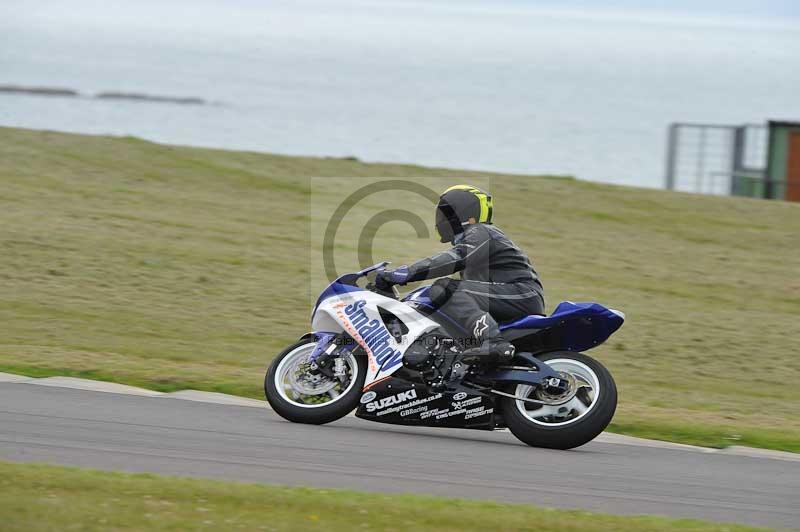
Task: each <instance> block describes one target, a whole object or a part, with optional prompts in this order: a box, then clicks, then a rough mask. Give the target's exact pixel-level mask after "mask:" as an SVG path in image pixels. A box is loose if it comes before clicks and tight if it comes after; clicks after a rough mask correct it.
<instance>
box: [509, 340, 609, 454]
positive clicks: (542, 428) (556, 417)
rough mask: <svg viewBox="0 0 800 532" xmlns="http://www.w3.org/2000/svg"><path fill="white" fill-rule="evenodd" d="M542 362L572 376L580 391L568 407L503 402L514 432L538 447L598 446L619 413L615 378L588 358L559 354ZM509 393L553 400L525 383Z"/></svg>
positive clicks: (514, 401)
mask: <svg viewBox="0 0 800 532" xmlns="http://www.w3.org/2000/svg"><path fill="white" fill-rule="evenodd" d="M538 358H539V360H541V361H542V362H545V363H547V365H548V366H551V368H553V369H555V370H556V371H559V372H564V373H567V374H569V375H571V378H572V381H573V382H574V384H573V386H574V387H575V389H576V390H577V392H576V393H575V394H574V396H573V397H572V398H571V399H569V400H568V401H566V402H564V403H562V404H553V405H543V406H542V405H537V404H532V403H529V402H525V401H521V400H517V399H514V398H511V397H503V398H502V400H501V404H502V408H503V414H504V418H505V421H506V425H507V426H508V428H509V430H511V432H512V433H513V434H514V436H516V437H517V438H519V439H520V440H522V441H523V442H525V443H527V444H528V445H531V446H533V447H545V448H549V449H572V448H573V447H578V446H581V445H583V444H585V443H588V442H590V441H592V440H593V439H594V438H596V437H597V435H598V434H600V433H601V432H603V430H604V429H605V428H606V427H607V426H608V424H609V423H610V422H611V418H613V417H614V412H615V411H616V408H617V387H616V384H615V383H614V379H613V377H612V376H611V373H609V371H608V370H607V369H606V368H605V366H603V365H602V364H600V362H598V361H597V360H595V359H593V358H591V357H589V356H586V355H584V354H583V353H573V352H555V353H547V354H544V355H541V356H539V357H538ZM506 391H507V392H509V393H511V394H513V395H515V396H516V397H530V398H533V399H539V400H542V399H551V398H548V397H546V396H545V397H542V395H541V394H542V392H541V391H539V390H536V389H533V388H532V387H530V386H527V385H522V384H520V385H516V386H511V387H510V389H508V390H506ZM553 401H554V402H556V403H557V402H558V400H557V399H554V400H553Z"/></svg>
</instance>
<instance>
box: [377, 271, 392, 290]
mask: <svg viewBox="0 0 800 532" xmlns="http://www.w3.org/2000/svg"><path fill="white" fill-rule="evenodd" d="M394 285H395V283H394V281H393V280H392V271H391V270H381V271H379V272H378V274H377V275H376V276H375V288H377V289H378V290H379V291H381V292H391V291H392V286H394Z"/></svg>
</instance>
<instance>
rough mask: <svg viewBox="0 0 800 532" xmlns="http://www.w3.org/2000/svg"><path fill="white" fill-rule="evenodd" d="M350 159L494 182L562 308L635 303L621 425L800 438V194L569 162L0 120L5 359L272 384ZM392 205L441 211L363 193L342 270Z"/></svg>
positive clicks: (390, 233)
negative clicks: (201, 142)
mask: <svg viewBox="0 0 800 532" xmlns="http://www.w3.org/2000/svg"><path fill="white" fill-rule="evenodd" d="M335 176H338V177H335ZM356 177H363V178H366V177H373V178H387V177H400V178H413V179H414V180H415V181H418V182H420V183H424V184H426V185H427V186H430V187H432V188H434V189H437V188H442V187H443V186H444V185H446V184H455V183H461V182H475V184H477V185H479V186H480V185H481V184H487V186H490V187H491V189H492V192H493V194H494V197H495V205H496V210H497V212H496V218H495V220H496V222H497V224H498V225H499V226H501V227H502V228H503V229H504V230H506V232H507V233H508V234H509V235H510V236H511V237H512V238H513V239H514V240H515V242H516V243H517V244H519V245H520V246H521V247H523V248H524V249H526V250H527V251H529V253H530V255H531V257H532V258H533V260H534V262H535V264H536V267H537V270H538V271H539V273H540V274H541V276H542V278H543V280H544V283H545V288H546V291H547V301H548V309H549V310H552V308H553V307H554V306H555V304H556V303H557V302H558V301H560V300H563V299H571V300H577V301H580V300H596V301H599V302H602V303H604V304H606V305H608V306H611V307H614V308H619V309H621V310H623V311H625V312H626V314H627V317H628V320H627V322H626V324H625V326H624V327H623V328H622V329H621V330H620V332H619V333H618V334H616V335H615V336H614V337H612V339H611V340H610V341H609V342H608V343H607V344H606V345H603V346H601V347H600V348H598V349H596V350H594V351H592V354H593V355H595V356H596V357H597V358H599V359H600V360H602V361H603V362H604V363H606V364H607V365H608V366H609V367H610V368H611V370H612V371H613V372H614V374H615V376H616V378H617V382H618V384H619V389H620V406H619V410H618V413H617V417H616V418H615V421H614V424H613V427H612V428H613V429H614V430H616V431H619V432H626V433H631V434H637V435H643V436H650V437H657V438H664V439H672V440H677V441H685V442H694V443H702V444H709V445H726V444H733V443H739V444H747V445H755V446H765V447H773V448H779V449H786V450H794V451H800V417H798V416H797V412H798V409H800V388H798V387H797V385H796V382H795V381H796V380H797V377H798V375H799V374H800V361H798V358H797V356H798V354H800V353H798V349H797V347H796V345H797V338H798V337H800V319H798V317H799V316H800V250H799V249H798V244H800V205H794V204H787V203H781V202H766V201H759V200H749V199H738V198H717V197H706V196H693V195H686V194H678V193H671V192H664V191H655V190H645V189H634V188H624V187H615V186H607V185H599V184H592V183H586V182H581V181H575V180H571V179H563V178H554V177H530V176H505V175H497V174H485V173H476V172H465V171H455V170H444V169H432V168H422V167H417V166H403V165H384V164H363V163H360V162H358V161H354V160H347V159H331V158H305V157H284V156H276V155H267V154H257V153H244V152H231V151H220V150H208V149H195V148H183V147H172V146H162V145H158V144H153V143H149V142H145V141H142V140H138V139H134V138H109V137H93V136H84V135H71V134H62V133H51V132H41V131H27V130H19V129H4V128H0V253H2V261H0V324H2V327H1V328H0V371H2V370H5V371H15V372H19V373H26V374H29V375H51V374H62V375H76V376H86V377H91V378H100V379H106V380H115V381H119V382H125V383H129V384H136V385H144V386H147V387H151V388H155V389H160V390H173V389H179V388H186V387H191V388H198V389H205V390H214V391H222V392H228V393H238V394H243V395H249V396H254V397H259V396H261V380H262V377H263V371H264V367H265V365H266V364H267V363H268V362H269V360H270V358H271V357H272V356H274V354H276V353H277V352H278V351H280V350H281V349H282V348H283V347H284V346H285V345H287V344H288V343H290V342H292V341H293V340H294V339H296V338H297V337H298V336H299V335H300V334H302V333H303V332H305V331H307V330H308V328H309V325H308V315H309V311H310V300H311V298H312V297H314V296H315V295H316V294H317V293H318V292H319V291H320V290H321V289H322V287H323V286H324V285H323V282H322V280H321V277H320V275H318V272H319V271H320V266H319V245H318V243H319V242H320V235H319V234H320V232H321V231H322V229H324V225H323V222H324V220H325V212H324V211H325V210H326V209H331V208H335V206H336V205H338V204H339V203H340V202H341V201H342V199H344V197H345V196H346V195H347V194H348V193H349V192H351V191H352V189H353V187H354V186H355V184H356V183H361V184H366V183H368V182H370V180H367V179H365V180H358V181H356V180H354V178H356ZM312 178H314V179H312ZM312 185H313V186H312ZM385 208H403V209H409V210H412V211H414V212H419V213H420V214H421V215H424V216H426V217H427V218H432V209H431V207H430V204H429V203H426V202H425V200H422V199H421V198H416V199H415V198H413V197H410V198H405V197H404V196H403V195H402V193H397V194H385V195H383V197H377V196H376V199H375V201H372V202H362V203H360V204H358V205H357V206H355V207H354V209H353V210H352V212H351V216H350V217H349V218H348V219H347V221H346V222H345V223H344V224H343V227H342V230H341V231H340V236H339V238H338V239H337V244H336V252H337V261H338V262H337V265H338V266H339V269H340V271H346V270H347V269H348V268H349V267H355V266H356V264H357V260H356V250H355V244H354V242H355V240H353V238H354V237H353V236H352V235H354V234H356V233H357V231H358V228H359V227H360V226H359V224H361V223H362V222H363V221H364V220H366V219H368V218H369V216H371V215H374V214H375V213H377V212H379V211H380V210H383V209H385ZM341 235H345V237H343V236H341ZM377 236H378V238H377V239H376V249H375V250H374V256H375V258H376V259H381V258H387V259H391V260H393V261H395V262H396V263H402V262H407V261H410V260H414V259H415V258H417V257H419V256H422V255H423V254H425V253H430V252H433V251H435V250H437V249H442V245H441V244H438V243H437V242H435V241H434V239H433V238H430V239H417V238H415V237H414V236H413V231H412V230H411V229H410V228H409V227H408V226H407V225H405V224H403V223H400V222H391V223H389V224H386V225H385V226H384V227H382V228H381V229H380V230H379V231H378V235H377Z"/></svg>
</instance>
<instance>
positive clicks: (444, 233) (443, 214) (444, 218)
mask: <svg viewBox="0 0 800 532" xmlns="http://www.w3.org/2000/svg"><path fill="white" fill-rule="evenodd" d="M463 230H464V228H463V227H462V226H461V221H460V220H459V219H458V215H457V214H456V212H455V210H454V209H453V208H452V207H451V206H450V204H449V203H447V202H446V201H444V200H441V201H439V204H438V205H437V206H436V232H437V233H439V240H440V242H443V243H444V242H452V241H453V239H454V238H455V236H456V235H457V234H459V233H461V232H462V231H463Z"/></svg>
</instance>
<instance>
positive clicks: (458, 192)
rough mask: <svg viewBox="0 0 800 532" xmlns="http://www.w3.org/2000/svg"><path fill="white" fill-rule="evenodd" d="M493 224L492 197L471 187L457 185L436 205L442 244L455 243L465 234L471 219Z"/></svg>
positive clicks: (440, 198) (437, 230)
mask: <svg viewBox="0 0 800 532" xmlns="http://www.w3.org/2000/svg"><path fill="white" fill-rule="evenodd" d="M470 218H474V219H475V221H476V222H478V223H487V224H490V223H492V196H491V195H490V194H489V193H488V192H485V191H483V190H481V189H479V188H477V187H473V186H471V185H455V186H453V187H450V188H448V189H447V190H445V191H444V192H443V193H442V195H441V196H439V204H438V205H436V232H437V233H439V239H440V241H441V242H453V241H454V240H455V238H456V235H459V234H460V233H462V232H464V226H465V225H468V224H469V219H470Z"/></svg>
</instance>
